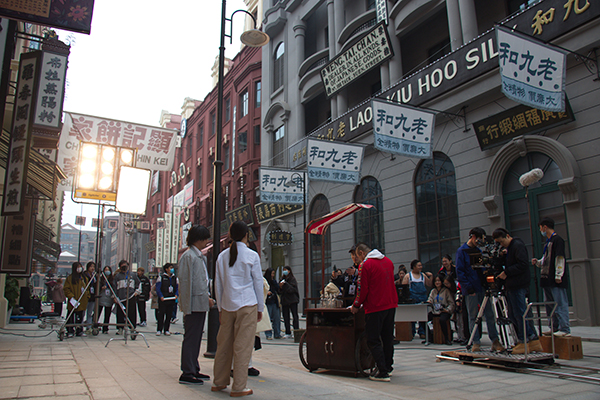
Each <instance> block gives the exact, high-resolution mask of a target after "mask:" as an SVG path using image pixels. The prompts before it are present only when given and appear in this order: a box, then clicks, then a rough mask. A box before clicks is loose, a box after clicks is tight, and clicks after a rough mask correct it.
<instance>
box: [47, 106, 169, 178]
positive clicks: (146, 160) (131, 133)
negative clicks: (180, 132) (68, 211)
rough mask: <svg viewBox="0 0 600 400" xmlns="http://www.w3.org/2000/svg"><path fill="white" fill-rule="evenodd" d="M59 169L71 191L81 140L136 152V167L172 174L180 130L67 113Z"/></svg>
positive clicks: (59, 155)
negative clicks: (128, 148)
mask: <svg viewBox="0 0 600 400" xmlns="http://www.w3.org/2000/svg"><path fill="white" fill-rule="evenodd" d="M64 115H65V117H64V123H63V128H62V131H61V135H60V146H59V153H58V161H57V163H58V166H59V167H60V168H61V169H62V170H63V171H64V173H65V174H66V175H67V179H66V180H65V181H63V182H61V185H62V188H63V190H72V187H73V177H74V175H75V171H76V167H77V161H78V159H79V143H80V141H84V142H92V143H99V144H108V145H112V146H121V147H130V148H134V149H137V160H136V165H135V166H136V167H137V168H144V169H149V170H152V171H171V170H172V169H173V162H174V160H175V144H176V139H175V137H176V136H177V134H176V133H177V131H175V130H173V129H166V128H160V127H155V126H148V125H139V124H134V123H131V122H124V121H117V120H113V119H108V118H100V117H93V116H89V115H83V114H74V113H68V112H66V113H64Z"/></svg>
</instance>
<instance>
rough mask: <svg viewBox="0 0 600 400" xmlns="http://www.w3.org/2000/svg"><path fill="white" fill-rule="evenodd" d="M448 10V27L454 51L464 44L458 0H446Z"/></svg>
mask: <svg viewBox="0 0 600 400" xmlns="http://www.w3.org/2000/svg"><path fill="white" fill-rule="evenodd" d="M446 12H447V14H448V29H449V30H450V45H451V46H452V51H454V50H456V49H458V48H459V47H460V46H462V44H463V41H462V24H461V21H460V10H459V7H458V0H446Z"/></svg>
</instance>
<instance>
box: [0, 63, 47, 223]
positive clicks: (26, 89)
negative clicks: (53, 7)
mask: <svg viewBox="0 0 600 400" xmlns="http://www.w3.org/2000/svg"><path fill="white" fill-rule="evenodd" d="M40 55H41V52H31V53H25V54H22V55H21V61H20V64H19V77H18V82H17V91H16V93H15V97H14V99H15V100H14V101H15V104H14V112H13V123H12V132H11V134H10V149H9V152H8V159H7V161H6V175H5V177H4V197H3V199H2V215H14V214H19V213H21V211H22V210H23V207H22V206H23V195H24V194H25V184H26V181H27V165H28V161H29V147H30V145H29V144H30V142H31V121H32V109H33V97H34V94H35V88H36V85H37V76H38V74H37V70H38V66H39V63H40Z"/></svg>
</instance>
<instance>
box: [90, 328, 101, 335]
mask: <svg viewBox="0 0 600 400" xmlns="http://www.w3.org/2000/svg"><path fill="white" fill-rule="evenodd" d="M98 333H100V329H98V328H92V335H94V336H98Z"/></svg>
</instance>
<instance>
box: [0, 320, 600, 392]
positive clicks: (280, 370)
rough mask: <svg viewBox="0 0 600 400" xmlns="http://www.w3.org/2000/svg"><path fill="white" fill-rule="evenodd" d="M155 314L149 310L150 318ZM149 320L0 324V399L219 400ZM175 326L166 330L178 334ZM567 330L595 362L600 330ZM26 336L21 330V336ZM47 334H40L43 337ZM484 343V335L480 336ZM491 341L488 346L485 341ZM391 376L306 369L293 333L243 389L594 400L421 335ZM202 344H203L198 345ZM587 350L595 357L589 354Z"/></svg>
mask: <svg viewBox="0 0 600 400" xmlns="http://www.w3.org/2000/svg"><path fill="white" fill-rule="evenodd" d="M149 315H150V319H151V320H152V319H153V318H152V315H153V314H152V313H150V314H149ZM154 329H155V327H154V322H150V324H149V326H148V327H146V328H141V332H144V333H146V334H147V335H146V337H147V340H148V343H149V344H150V348H147V347H146V346H145V344H144V342H143V340H141V338H138V340H136V341H129V342H128V343H127V344H125V342H124V341H122V340H120V341H113V342H111V343H110V344H109V346H108V347H107V348H105V347H104V345H105V344H106V342H107V340H108V339H109V338H110V337H117V338H118V337H119V336H116V335H115V334H114V330H113V331H111V332H110V334H109V335H103V334H100V335H98V336H95V337H94V336H89V337H86V338H72V339H68V340H67V339H65V341H63V342H60V341H59V340H58V339H57V335H56V334H55V333H51V334H49V335H47V334H48V333H49V332H50V329H49V328H46V329H39V328H38V327H37V323H35V324H29V323H27V322H21V323H11V324H9V326H8V328H7V329H4V330H0V333H1V334H0V398H1V399H12V398H20V399H21V398H35V399H47V398H60V399H72V400H75V399H98V400H100V399H102V400H105V399H144V400H152V399H177V400H180V399H198V398H201V399H204V398H211V399H220V398H226V397H228V392H229V389H227V390H226V391H225V392H216V393H213V392H211V391H210V382H207V384H205V385H204V386H188V385H181V384H179V383H178V377H179V374H180V371H179V355H180V348H181V341H182V335H181V334H178V335H177V334H174V335H172V336H170V337H165V336H160V337H157V336H155V335H154ZM181 330H182V325H181V323H180V322H179V323H177V324H176V325H174V326H173V327H172V330H171V332H181ZM573 331H574V332H573V333H574V334H576V335H579V336H582V337H584V338H590V339H592V340H594V341H585V342H584V343H583V348H584V354H585V355H586V357H584V359H583V360H577V361H572V362H569V361H563V360H560V362H561V363H565V364H568V363H573V364H576V365H587V366H594V367H600V328H584V327H581V328H574V329H573ZM23 334H24V335H26V337H23V336H17V335H23ZM44 335H46V336H44ZM483 344H484V345H485V344H486V342H485V340H484V341H483ZM488 344H489V343H488ZM395 348H396V351H395V364H394V374H393V377H392V381H391V382H390V383H384V382H373V381H370V380H368V379H366V378H354V377H353V376H350V375H344V374H333V373H330V372H327V371H320V370H319V371H317V372H315V373H309V372H308V371H306V370H305V369H304V368H303V366H302V364H301V363H300V361H299V358H298V345H297V344H295V343H293V341H292V339H284V340H273V341H266V340H264V341H263V349H262V350H260V351H257V352H255V353H254V360H253V364H254V366H255V367H256V368H258V369H259V370H260V371H261V375H260V376H259V377H250V378H249V380H248V386H249V387H251V388H252V389H253V390H254V396H253V398H256V399H282V398H285V399H286V400H293V399H306V398H319V399H344V400H351V399H360V400H364V399H373V398H378V399H436V400H438V399H469V400H477V399H498V398H503V399H514V398H517V397H518V398H519V399H554V398H560V399H598V398H600V385H594V384H590V383H583V382H575V381H572V380H564V379H557V378H552V377H547V376H539V375H534V374H522V373H514V372H506V371H501V370H494V369H487V368H480V367H474V366H466V365H461V364H458V363H455V362H450V361H443V362H437V361H436V357H435V356H436V354H439V353H440V352H441V351H445V350H449V349H451V347H449V346H442V345H433V346H429V347H424V346H423V345H421V343H420V341H417V340H414V341H413V342H410V343H401V344H398V345H396V346H395ZM202 350H204V348H203V349H202ZM592 356H593V357H592ZM200 364H201V367H202V372H204V373H207V374H209V375H211V376H212V372H213V371H212V370H213V368H212V360H209V359H205V358H202V357H201V358H200Z"/></svg>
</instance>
